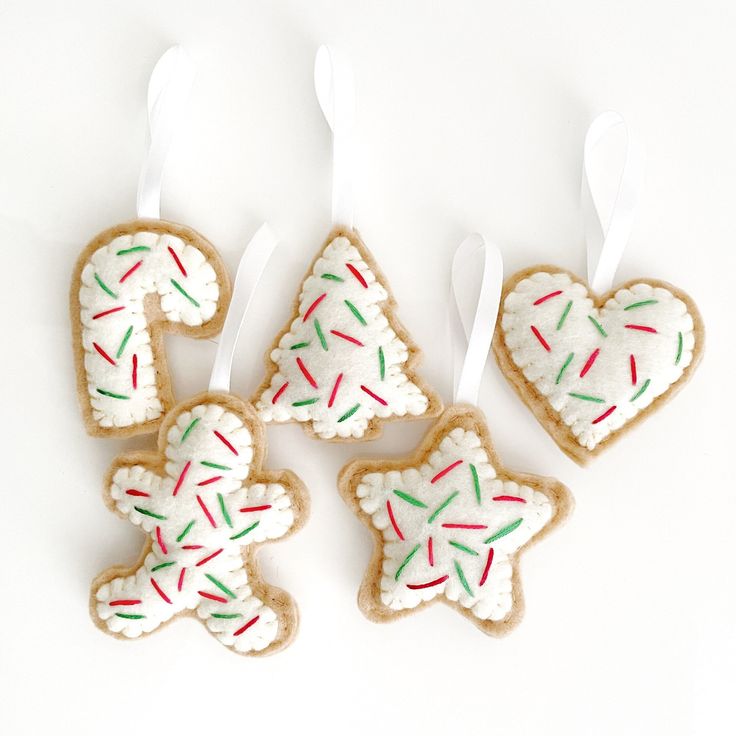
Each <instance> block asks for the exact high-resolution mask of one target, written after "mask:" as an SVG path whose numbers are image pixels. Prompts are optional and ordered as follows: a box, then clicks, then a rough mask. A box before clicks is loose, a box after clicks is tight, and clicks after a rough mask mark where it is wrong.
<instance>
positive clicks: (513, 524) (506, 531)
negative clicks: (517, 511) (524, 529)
mask: <svg viewBox="0 0 736 736" xmlns="http://www.w3.org/2000/svg"><path fill="white" fill-rule="evenodd" d="M522 521H524V519H517V520H516V521H512V522H511V523H510V524H509V525H508V526H505V527H504V528H503V529H499V530H498V531H497V532H496V533H495V534H493V535H491V536H490V537H488V539H486V540H485V541H484V542H483V544H490V543H491V542H495V541H496V540H497V539H501V537H505V536H506V535H507V534H511V532H512V531H514V529H516V528H517V527H518V526H520V525H521V522H522Z"/></svg>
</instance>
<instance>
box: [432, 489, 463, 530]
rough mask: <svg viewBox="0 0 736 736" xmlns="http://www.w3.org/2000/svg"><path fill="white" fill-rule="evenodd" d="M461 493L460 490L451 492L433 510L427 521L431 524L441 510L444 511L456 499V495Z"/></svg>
mask: <svg viewBox="0 0 736 736" xmlns="http://www.w3.org/2000/svg"><path fill="white" fill-rule="evenodd" d="M458 493H460V491H455V492H454V493H451V494H450V495H449V496H448V497H447V498H446V499H445V500H444V501H443V502H442V503H441V504H440V505H439V506H438V507H437V508H436V509H435V511H434V512H433V514H432V515H431V516H430V517H429V519H427V523H428V524H431V523H432V522H433V521H434V520H435V519H436V518H437V517H438V516H439V514H440V512H441V511H444V510H445V509H446V508H447V507H448V506H449V505H450V504H451V503H452V502H453V501H454V500H455V497H456V496H457V495H458Z"/></svg>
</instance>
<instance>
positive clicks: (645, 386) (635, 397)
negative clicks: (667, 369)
mask: <svg viewBox="0 0 736 736" xmlns="http://www.w3.org/2000/svg"><path fill="white" fill-rule="evenodd" d="M651 382H652V379H651V378H647V380H646V381H644V385H643V386H642V387H641V388H640V389H639V390H638V391H637V392H636V393H635V394H634V395H633V396H632V397H631V398H630V399H629V401H636V400H637V399H638V398H639V397H640V396H641V395H642V394H643V393H644V392H645V391H646V390H647V389H648V388H649V384H650V383H651Z"/></svg>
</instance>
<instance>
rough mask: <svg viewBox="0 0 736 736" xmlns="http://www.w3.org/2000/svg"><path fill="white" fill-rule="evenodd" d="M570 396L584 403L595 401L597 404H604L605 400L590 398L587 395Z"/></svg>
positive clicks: (595, 397)
mask: <svg viewBox="0 0 736 736" xmlns="http://www.w3.org/2000/svg"><path fill="white" fill-rule="evenodd" d="M568 396H572V397H573V399H582V400H583V401H593V402H595V403H596V404H604V403H605V399H599V398H598V397H597V396H588V395H587V394H573V393H570V394H568Z"/></svg>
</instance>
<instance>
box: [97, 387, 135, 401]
mask: <svg viewBox="0 0 736 736" xmlns="http://www.w3.org/2000/svg"><path fill="white" fill-rule="evenodd" d="M97 393H98V394H102V395H103V396H109V397H110V398H111V399H125V400H126V401H128V400H129V399H130V396H124V395H123V394H114V393H113V392H112V391H105V389H104V388H98V389H97Z"/></svg>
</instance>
